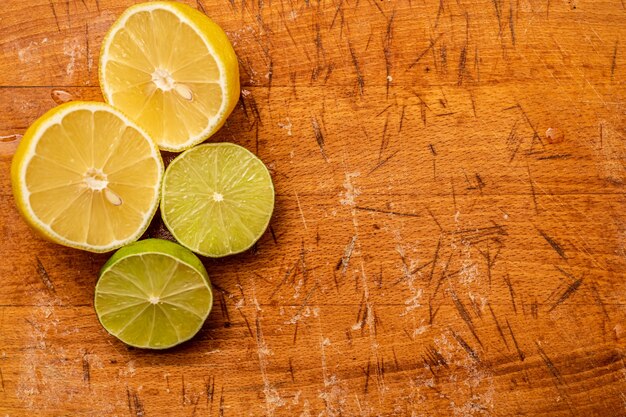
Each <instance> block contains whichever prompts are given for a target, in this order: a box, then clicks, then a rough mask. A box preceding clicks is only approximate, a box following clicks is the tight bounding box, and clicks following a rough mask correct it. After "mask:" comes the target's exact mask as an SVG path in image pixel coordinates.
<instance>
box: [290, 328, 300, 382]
mask: <svg viewBox="0 0 626 417" xmlns="http://www.w3.org/2000/svg"><path fill="white" fill-rule="evenodd" d="M296 324H298V323H296ZM289 374H290V375H291V382H296V378H295V374H294V371H293V364H292V363H291V358H289Z"/></svg>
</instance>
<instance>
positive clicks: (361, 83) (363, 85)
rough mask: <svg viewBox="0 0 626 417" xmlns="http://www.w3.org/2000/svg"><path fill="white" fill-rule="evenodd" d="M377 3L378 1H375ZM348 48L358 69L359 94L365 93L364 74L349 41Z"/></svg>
mask: <svg viewBox="0 0 626 417" xmlns="http://www.w3.org/2000/svg"><path fill="white" fill-rule="evenodd" d="M374 4H376V3H374ZM348 49H349V50H350V57H352V64H353V65H354V70H355V71H356V80H357V85H358V87H359V94H360V95H361V96H362V95H363V90H364V87H365V81H364V80H363V75H362V74H361V69H360V67H359V60H358V59H357V57H356V54H355V53H354V49H352V44H351V43H350V41H348Z"/></svg>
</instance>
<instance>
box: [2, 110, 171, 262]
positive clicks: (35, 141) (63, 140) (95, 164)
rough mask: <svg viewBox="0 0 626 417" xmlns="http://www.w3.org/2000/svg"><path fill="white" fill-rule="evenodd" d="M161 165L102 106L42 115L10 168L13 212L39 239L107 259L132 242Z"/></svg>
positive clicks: (135, 130)
mask: <svg viewBox="0 0 626 417" xmlns="http://www.w3.org/2000/svg"><path fill="white" fill-rule="evenodd" d="M163 170H164V168H163V162H162V160H161V156H160V153H159V151H158V148H157V147H156V145H155V144H154V143H153V141H152V140H151V139H150V138H149V137H148V135H147V134H146V133H145V132H144V131H143V130H142V129H141V128H139V127H138V126H137V125H136V124H135V123H133V122H132V121H130V120H129V119H128V118H127V117H126V116H124V115H123V114H122V113H120V112H119V111H118V110H116V109H114V108H112V107H111V106H109V105H107V104H105V103H89V102H71V103H67V104H64V105H61V106H59V107H57V108H55V109H52V110H50V111H49V112H47V113H46V114H44V115H43V116H42V117H41V118H39V119H38V120H37V121H36V122H35V123H34V124H33V125H32V126H31V127H30V128H29V129H28V130H27V131H26V133H25V134H24V137H23V138H22V141H21V142H20V145H19V146H18V149H17V152H16V153H15V155H14V157H13V161H12V166H11V180H12V184H13V190H14V196H15V201H16V205H17V207H18V209H19V211H20V212H21V214H22V216H23V217H24V219H25V220H26V221H27V222H28V223H29V224H30V225H31V226H32V227H33V228H34V229H35V230H36V231H38V232H39V233H40V234H41V235H43V236H44V237H46V238H48V239H50V240H52V241H54V242H56V243H60V244H63V245H66V246H70V247H74V248H79V249H84V250H88V251H92V252H107V251H110V250H114V249H116V248H119V247H121V246H122V245H125V244H127V243H129V242H132V241H134V240H137V239H138V238H139V236H141V234H142V233H143V232H144V231H145V229H146V228H147V227H148V224H149V223H150V220H151V219H152V217H153V215H154V213H155V211H156V209H157V206H158V202H159V189H160V184H161V178H162V176H163Z"/></svg>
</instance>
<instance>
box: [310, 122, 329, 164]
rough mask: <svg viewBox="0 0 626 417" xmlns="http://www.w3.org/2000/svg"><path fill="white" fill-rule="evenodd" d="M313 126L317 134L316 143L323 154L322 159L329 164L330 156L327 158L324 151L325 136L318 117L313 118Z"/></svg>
mask: <svg viewBox="0 0 626 417" xmlns="http://www.w3.org/2000/svg"><path fill="white" fill-rule="evenodd" d="M311 125H312V126H313V132H314V133H315V141H316V142H317V146H319V148H320V152H321V153H322V157H324V160H325V161H326V162H328V156H326V152H325V151H324V134H323V133H322V129H321V128H320V125H319V122H318V121H317V117H315V116H313V117H311Z"/></svg>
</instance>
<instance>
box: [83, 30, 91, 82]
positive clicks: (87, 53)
mask: <svg viewBox="0 0 626 417" xmlns="http://www.w3.org/2000/svg"><path fill="white" fill-rule="evenodd" d="M85 49H86V50H85V58H86V59H87V73H88V74H89V78H90V79H91V67H92V63H93V58H92V56H91V47H90V46H89V24H88V23H85Z"/></svg>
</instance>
